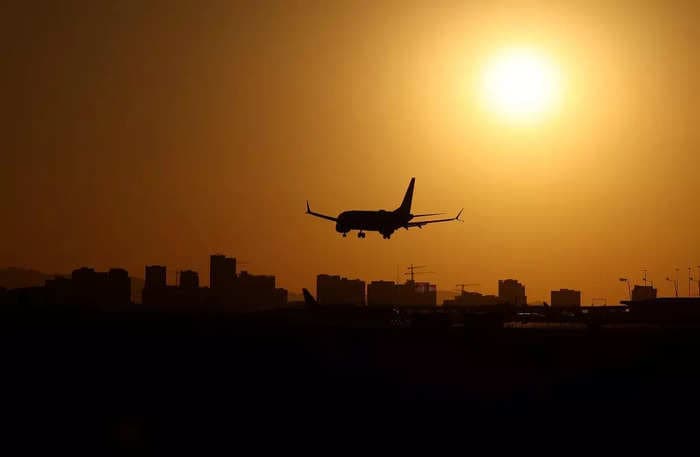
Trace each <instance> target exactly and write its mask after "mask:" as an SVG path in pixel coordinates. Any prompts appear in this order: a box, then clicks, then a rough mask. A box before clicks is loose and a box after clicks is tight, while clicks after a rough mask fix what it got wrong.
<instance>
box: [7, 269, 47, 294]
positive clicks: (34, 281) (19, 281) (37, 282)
mask: <svg viewBox="0 0 700 457" xmlns="http://www.w3.org/2000/svg"><path fill="white" fill-rule="evenodd" d="M54 276H56V275H53V274H47V273H42V272H40V271H36V270H29V269H26V268H15V267H9V268H0V287H4V288H5V289H17V288H20V287H35V286H43V285H44V282H45V281H46V280H47V279H52V278H53V277H54Z"/></svg>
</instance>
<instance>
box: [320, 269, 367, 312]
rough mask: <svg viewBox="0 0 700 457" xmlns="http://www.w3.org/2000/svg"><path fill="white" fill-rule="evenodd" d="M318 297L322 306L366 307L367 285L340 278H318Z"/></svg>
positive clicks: (356, 280) (355, 280) (325, 276)
mask: <svg viewBox="0 0 700 457" xmlns="http://www.w3.org/2000/svg"><path fill="white" fill-rule="evenodd" d="M316 297H317V300H318V303H319V304H320V305H364V304H365V283H364V281H361V280H359V279H348V278H341V277H340V276H331V275H318V276H316Z"/></svg>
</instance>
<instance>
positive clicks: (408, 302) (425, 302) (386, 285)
mask: <svg viewBox="0 0 700 457" xmlns="http://www.w3.org/2000/svg"><path fill="white" fill-rule="evenodd" d="M367 304H368V305H395V306H436V305H437V288H436V287H435V284H430V283H427V282H415V281H406V283H405V284H396V283H394V282H393V281H372V282H371V283H370V284H369V285H368V286H367Z"/></svg>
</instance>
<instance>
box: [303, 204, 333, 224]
mask: <svg viewBox="0 0 700 457" xmlns="http://www.w3.org/2000/svg"><path fill="white" fill-rule="evenodd" d="M306 214H311V215H312V216H316V217H320V218H321V219H328V220H329V221H333V222H336V221H337V220H338V219H336V218H335V217H331V216H326V215H325V214H321V213H314V212H313V211H311V208H309V201H308V200H306Z"/></svg>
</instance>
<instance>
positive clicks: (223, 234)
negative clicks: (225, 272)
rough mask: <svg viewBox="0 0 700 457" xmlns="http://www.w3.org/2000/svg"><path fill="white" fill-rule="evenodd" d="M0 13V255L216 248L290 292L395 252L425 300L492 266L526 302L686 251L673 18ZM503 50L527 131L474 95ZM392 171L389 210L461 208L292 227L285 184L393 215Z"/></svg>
mask: <svg viewBox="0 0 700 457" xmlns="http://www.w3.org/2000/svg"><path fill="white" fill-rule="evenodd" d="M11 3H12V2H11ZM14 3H15V5H14V6H13V5H7V4H4V5H3V6H2V7H0V18H2V19H0V21H1V23H0V42H2V45H1V46H2V48H3V54H2V55H3V60H4V63H5V65H4V66H5V69H4V70H3V74H2V75H0V81H1V82H2V85H1V86H0V87H2V91H3V92H4V93H3V97H2V99H3V103H2V126H3V127H2V129H3V132H2V135H1V136H0V150H2V151H3V152H2V154H3V156H2V157H3V160H2V166H1V167H0V191H1V192H0V210H1V211H2V215H3V221H4V222H5V223H4V224H2V226H1V227H0V235H1V236H0V267H2V266H10V265H12V266H23V267H32V268H36V269H39V270H42V271H46V272H68V271H70V270H71V269H72V268H75V267H78V266H81V265H91V266H94V267H96V268H99V269H104V268H107V267H109V266H122V267H124V268H127V269H128V270H129V271H130V272H131V273H132V274H134V275H137V276H142V275H143V266H144V264H146V263H161V264H166V265H168V267H169V268H170V270H171V271H172V270H175V269H182V268H189V267H192V268H195V269H197V270H199V271H200V274H201V275H202V277H203V278H206V277H207V276H208V266H207V265H208V254H209V253H212V252H222V253H226V254H231V255H234V256H236V257H238V258H239V259H241V260H243V261H247V262H249V263H248V264H247V265H245V266H244V267H245V268H248V269H249V270H250V271H252V272H257V273H274V274H276V275H277V277H278V284H280V285H281V286H283V287H287V288H290V289H291V290H292V291H296V290H299V289H300V288H301V287H303V286H305V287H313V286H314V281H315V275H316V273H319V272H327V273H339V274H343V275H347V276H352V277H361V278H363V279H367V280H369V279H394V278H395V276H396V266H397V264H398V265H400V266H401V267H402V268H403V267H405V265H407V264H409V263H411V262H413V263H419V264H427V265H429V266H430V270H431V271H435V272H436V274H434V275H430V276H426V277H425V279H430V280H431V281H434V282H437V284H438V287H439V288H440V289H441V290H449V289H452V288H454V284H456V283H461V282H467V283H480V284H481V287H480V288H479V290H481V291H482V292H485V293H494V292H495V291H496V285H497V280H498V279H499V278H505V277H515V278H518V279H520V280H521V281H523V282H524V283H525V284H526V286H527V292H528V298H529V299H530V300H531V301H535V300H542V299H545V298H546V299H548V294H549V291H550V290H551V289H558V288H560V287H568V288H578V289H581V290H582V291H583V300H584V302H586V303H588V302H590V299H591V298H592V297H607V298H608V302H609V303H613V302H616V301H617V300H619V299H621V298H623V295H624V288H623V286H622V285H621V284H620V283H619V282H618V280H617V279H618V277H620V276H629V277H632V278H639V277H640V276H641V273H640V270H641V269H642V268H648V269H649V270H650V273H649V276H650V278H652V279H654V280H655V281H656V282H657V283H660V289H661V293H662V294H669V293H670V290H671V288H670V286H669V283H667V282H665V281H663V279H664V278H665V277H666V276H667V275H669V274H672V272H673V269H674V268H675V267H678V268H681V278H684V277H685V276H686V273H687V272H686V268H687V267H688V266H689V265H700V241H699V240H698V235H697V232H698V230H697V227H698V225H699V223H700V217H699V216H698V185H697V182H698V181H697V179H696V176H697V173H698V166H697V162H698V159H697V157H698V151H699V150H700V148H698V146H699V143H700V133H699V130H700V129H699V128H698V125H700V122H699V121H700V96H699V95H698V85H699V84H700V82H699V81H698V79H697V75H698V70H699V66H700V52H698V50H697V48H696V47H697V43H700V30H698V28H697V26H696V18H697V17H698V13H699V11H698V8H697V7H694V6H687V7H684V6H683V5H682V4H681V3H680V2H673V6H668V5H667V3H666V2H658V3H655V2H640V1H633V2H628V3H627V4H624V2H622V3H621V2H616V4H615V5H612V4H610V2H591V1H581V2H578V5H576V4H575V3H576V2H566V3H567V4H568V5H567V6H562V5H561V2H543V1H529V2H497V1H491V2H484V5H481V6H478V5H476V4H470V5H466V3H467V2H416V3H411V2H405V1H401V2H399V1H397V2H346V3H343V2H292V1H280V2H264V4H265V5H266V6H264V7H263V6H260V5H259V4H258V3H262V2H249V4H248V5H244V4H242V3H238V4H237V6H232V5H231V3H232V2H223V1H222V2H194V1H193V2H165V1H163V2H155V1H138V2H137V1H133V2H115V4H113V5H110V6H108V5H102V4H101V3H102V2H88V1H73V2H70V1H66V2H56V5H54V6H51V7H47V6H43V8H44V9H43V10H42V9H40V8H38V7H36V6H34V7H31V6H27V5H25V3H26V2H14ZM95 3H100V4H99V5H98V4H95ZM174 3H177V5H175V4H174ZM201 3H208V6H202V5H201ZM470 3H476V2H470ZM689 5H691V3H690V2H689ZM510 45H516V46H517V45H528V46H533V47H535V48H537V49H541V50H543V52H546V53H547V54H548V55H550V56H551V57H552V59H553V60H554V62H556V64H557V65H558V66H559V67H560V68H561V71H562V73H563V74H564V77H565V80H566V93H565V94H564V97H563V99H562V105H561V106H560V108H559V110H558V111H557V112H556V113H555V115H554V116H553V117H552V118H551V119H548V120H547V121H546V122H542V123H541V124H539V125H537V126H536V127H531V128H519V127H514V126H512V125H505V124H503V123H502V122H501V121H499V119H497V118H495V117H493V116H488V115H487V114H486V113H484V111H483V110H482V109H480V108H479V107H478V106H477V105H478V104H477V102H476V96H475V94H474V90H473V88H474V87H475V80H476V79H477V77H478V75H479V74H480V72H481V71H482V70H483V68H482V67H483V64H484V61H485V60H486V59H487V58H488V57H489V56H490V55H492V54H493V53H494V52H496V51H497V49H498V48H500V47H503V46H510ZM411 176H415V177H416V194H415V197H414V210H415V212H432V211H435V210H441V211H447V212H450V213H452V212H455V211H456V210H458V209H459V208H461V207H464V208H465V210H464V216H463V217H464V219H465V221H466V223H464V224H438V225H436V226H432V227H428V228H425V229H423V230H414V231H411V232H406V231H403V230H401V231H398V232H397V233H396V234H395V235H394V236H393V237H392V239H391V240H390V241H386V240H383V239H381V236H379V235H377V234H368V237H367V238H366V239H364V240H358V239H357V238H356V237H355V236H354V235H351V236H349V237H348V238H347V239H343V238H341V237H340V235H339V234H337V233H335V231H334V228H333V225H332V224H331V223H326V221H322V220H318V219H314V218H311V217H308V216H305V215H304V209H305V208H304V205H305V203H304V202H305V200H306V199H307V198H308V199H309V200H310V201H311V202H312V205H313V207H314V209H315V210H317V211H322V212H326V213H330V214H337V213H338V212H340V211H341V210H345V209H379V208H385V209H393V208H394V207H395V206H397V205H398V204H399V202H400V200H401V197H402V195H403V192H404V190H405V187H406V185H407V183H408V180H409V179H410V177H411ZM683 284H686V286H682V287H681V291H687V282H685V281H684V280H683V279H682V280H681V285H683Z"/></svg>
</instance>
